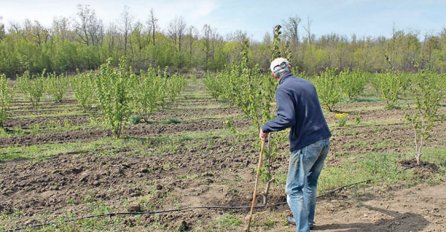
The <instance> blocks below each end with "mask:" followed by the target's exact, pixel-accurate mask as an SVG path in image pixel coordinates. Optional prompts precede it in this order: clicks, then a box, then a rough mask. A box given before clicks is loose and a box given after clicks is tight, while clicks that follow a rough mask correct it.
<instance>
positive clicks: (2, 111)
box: [0, 74, 12, 128]
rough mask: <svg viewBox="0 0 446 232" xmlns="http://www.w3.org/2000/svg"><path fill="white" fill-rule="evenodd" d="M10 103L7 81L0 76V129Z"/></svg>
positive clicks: (10, 92)
mask: <svg viewBox="0 0 446 232" xmlns="http://www.w3.org/2000/svg"><path fill="white" fill-rule="evenodd" d="M11 101H12V91H11V89H10V88H9V86H8V79H7V78H6V76H5V75H4V74H1V75H0V128H3V124H4V122H5V121H6V118H7V116H8V115H7V112H8V109H9V106H10V105H11Z"/></svg>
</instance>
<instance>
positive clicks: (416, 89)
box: [406, 72, 445, 165]
mask: <svg viewBox="0 0 446 232" xmlns="http://www.w3.org/2000/svg"><path fill="white" fill-rule="evenodd" d="M441 78H444V77H442V76H441V75H438V74H435V73H428V72H422V73H419V74H418V77H417V79H416V81H415V83H413V85H412V86H411V88H412V93H414V94H415V100H416V101H415V112H410V113H407V114H406V120H407V121H408V122H409V124H410V125H412V129H413V132H414V142H415V159H416V162H417V164H418V165H420V163H421V156H422V154H423V153H422V149H423V147H424V145H425V143H426V141H427V140H428V139H429V138H430V136H431V133H432V129H433V128H434V126H435V124H436V123H437V122H438V121H437V120H438V116H439V115H438V109H439V108H440V103H441V99H443V96H444V94H445V92H444V88H442V85H441V81H442V80H441Z"/></svg>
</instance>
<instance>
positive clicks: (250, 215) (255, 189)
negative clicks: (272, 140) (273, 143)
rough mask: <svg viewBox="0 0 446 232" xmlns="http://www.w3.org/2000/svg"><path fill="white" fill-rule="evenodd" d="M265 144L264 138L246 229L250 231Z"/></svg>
mask: <svg viewBox="0 0 446 232" xmlns="http://www.w3.org/2000/svg"><path fill="white" fill-rule="evenodd" d="M264 146H265V141H263V140H262V144H261V145H260V155H259V164H258V165H257V173H256V180H255V184H254V193H253V194H252V202H251V209H250V211H249V217H248V226H247V227H246V229H245V231H246V232H249V228H250V226H251V218H252V212H253V210H254V205H255V203H256V192H257V183H258V182H259V176H260V168H261V167H262V161H263V148H264Z"/></svg>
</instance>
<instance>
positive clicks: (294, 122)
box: [262, 73, 331, 152]
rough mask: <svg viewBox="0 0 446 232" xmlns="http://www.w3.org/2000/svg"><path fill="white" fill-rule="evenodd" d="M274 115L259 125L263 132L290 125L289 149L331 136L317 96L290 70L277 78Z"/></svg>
mask: <svg viewBox="0 0 446 232" xmlns="http://www.w3.org/2000/svg"><path fill="white" fill-rule="evenodd" d="M276 103H277V117H276V118H274V119H273V120H271V121H269V122H267V123H266V124H265V125H263V126H262V130H263V131H264V132H273V131H281V130H284V129H286V128H291V131H290V135H289V139H290V150H291V151H292V152H294V151H297V150H300V149H302V148H304V147H306V146H308V145H310V144H312V143H315V142H317V141H319V140H321V139H326V138H329V137H330V136H331V133H330V130H329V129H328V125H327V122H326V121H325V118H324V115H323V113H322V109H321V106H320V103H319V98H318V96H317V92H316V88H315V87H314V85H313V84H312V83H311V82H310V81H307V80H304V79H302V78H298V77H295V76H293V75H292V74H291V73H290V74H288V75H285V76H284V77H282V78H281V79H280V82H279V86H278V87H277V90H276Z"/></svg>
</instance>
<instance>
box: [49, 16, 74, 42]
mask: <svg viewBox="0 0 446 232" xmlns="http://www.w3.org/2000/svg"><path fill="white" fill-rule="evenodd" d="M51 34H52V35H54V36H58V37H59V38H60V39H61V40H68V39H70V34H71V31H70V24H69V19H68V18H65V17H60V18H55V19H54V20H53V25H52V27H51Z"/></svg>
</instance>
